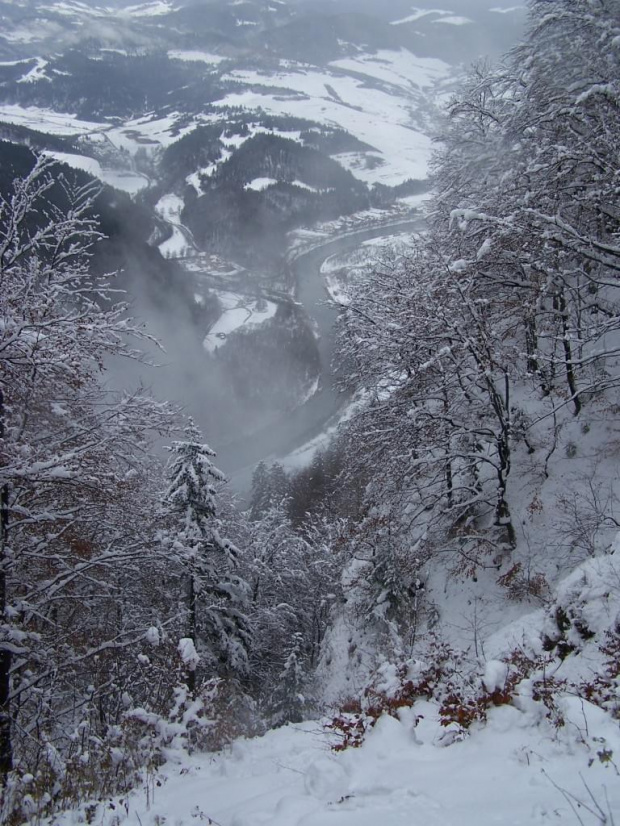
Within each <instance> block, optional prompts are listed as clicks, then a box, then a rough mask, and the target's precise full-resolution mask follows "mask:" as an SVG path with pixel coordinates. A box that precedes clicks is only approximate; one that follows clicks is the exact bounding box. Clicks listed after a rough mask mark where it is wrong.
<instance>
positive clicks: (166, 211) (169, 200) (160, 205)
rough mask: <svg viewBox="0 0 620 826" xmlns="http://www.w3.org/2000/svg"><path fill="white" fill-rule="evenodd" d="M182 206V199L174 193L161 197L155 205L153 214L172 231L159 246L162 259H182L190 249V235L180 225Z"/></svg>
mask: <svg viewBox="0 0 620 826" xmlns="http://www.w3.org/2000/svg"><path fill="white" fill-rule="evenodd" d="M183 206H184V202H183V198H181V197H180V196H179V195H175V194H174V193H169V194H167V195H162V197H161V198H160V199H159V201H157V203H156V204H155V212H156V213H157V214H158V215H159V217H160V218H162V219H163V220H164V221H166V222H167V223H168V224H169V225H170V227H171V229H172V235H171V236H170V237H169V238H167V239H166V240H165V241H163V242H162V243H161V244H160V245H159V251H160V252H161V254H162V255H163V256H164V258H182V257H184V256H185V255H186V254H187V252H188V251H189V250H190V249H192V246H193V245H192V244H191V234H190V232H189V230H188V229H187V228H186V227H184V226H183V224H182V223H181V212H182V211H183Z"/></svg>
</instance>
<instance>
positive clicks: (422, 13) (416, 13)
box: [392, 6, 450, 26]
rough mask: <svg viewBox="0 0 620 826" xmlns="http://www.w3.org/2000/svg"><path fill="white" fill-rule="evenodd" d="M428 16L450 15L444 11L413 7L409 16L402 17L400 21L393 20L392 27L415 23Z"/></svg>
mask: <svg viewBox="0 0 620 826" xmlns="http://www.w3.org/2000/svg"><path fill="white" fill-rule="evenodd" d="M429 14H450V12H449V11H446V10H445V9H418V8H416V7H415V6H413V13H412V14H409V15H407V17H403V18H402V19H400V20H394V21H393V22H392V26H401V25H402V24H403V23H415V21H416V20H420V18H422V17H427V16H428V15H429Z"/></svg>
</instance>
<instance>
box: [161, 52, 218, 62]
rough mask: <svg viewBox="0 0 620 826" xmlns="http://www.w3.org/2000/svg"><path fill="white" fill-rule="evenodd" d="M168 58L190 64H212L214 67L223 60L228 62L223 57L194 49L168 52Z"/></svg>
mask: <svg viewBox="0 0 620 826" xmlns="http://www.w3.org/2000/svg"><path fill="white" fill-rule="evenodd" d="M168 57H169V58H170V59H171V60H184V61H187V62H190V63H211V64H213V65H217V64H218V63H221V62H222V61H223V60H226V58H225V57H222V56H221V55H217V54H212V53H211V52H201V51H197V50H193V49H172V50H170V51H169V52H168Z"/></svg>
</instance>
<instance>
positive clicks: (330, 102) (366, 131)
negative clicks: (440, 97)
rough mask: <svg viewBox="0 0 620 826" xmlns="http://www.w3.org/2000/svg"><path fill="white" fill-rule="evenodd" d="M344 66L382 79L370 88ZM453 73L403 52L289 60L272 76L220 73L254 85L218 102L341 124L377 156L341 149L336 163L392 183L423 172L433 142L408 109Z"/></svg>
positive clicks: (360, 174) (439, 63)
mask: <svg viewBox="0 0 620 826" xmlns="http://www.w3.org/2000/svg"><path fill="white" fill-rule="evenodd" d="M344 70H348V71H355V72H356V73H359V74H361V75H365V76H366V78H370V79H373V80H376V81H380V83H379V84H378V85H376V86H369V85H368V82H367V81H366V80H364V79H363V78H360V77H352V76H348V75H346V74H344ZM450 73H451V69H450V67H449V66H448V65H447V64H445V63H443V62H442V61H440V60H436V59H434V58H417V57H415V56H414V55H412V54H411V53H410V52H408V51H407V50H405V49H401V50H400V51H388V50H382V51H380V52H378V53H377V54H376V55H373V56H365V57H362V58H349V59H346V60H341V61H336V62H335V63H334V64H333V69H332V70H320V69H318V68H313V67H308V66H306V65H303V64H293V63H291V62H290V61H289V62H287V64H286V66H283V67H282V68H281V70H280V71H278V72H274V73H269V74H268V73H261V72H258V71H249V70H235V71H233V72H230V73H229V74H228V75H225V76H224V79H225V80H230V81H237V82H239V83H242V84H244V85H245V84H248V85H249V84H251V85H252V89H243V90H242V91H239V92H231V93H230V94H228V95H226V97H225V98H223V99H222V100H221V101H218V102H217V104H216V105H218V106H227V107H228V106H232V107H235V106H240V107H242V108H244V109H248V110H256V109H259V108H262V109H263V110H264V111H265V112H269V113H271V114H276V115H291V116H294V117H301V118H310V119H312V120H315V121H317V122H319V123H325V124H330V125H337V126H340V127H341V128H343V129H346V130H347V131H348V132H350V133H351V134H352V135H354V136H355V137H357V138H358V139H359V140H361V141H363V142H364V143H366V144H368V145H369V146H370V147H372V148H373V149H375V150H376V153H375V156H374V157H375V158H376V159H377V162H376V163H371V164H369V165H367V164H366V160H365V156H364V155H363V154H360V153H346V154H343V155H341V156H339V158H338V159H339V160H340V161H341V163H343V165H345V166H347V167H348V168H350V169H351V171H352V172H353V174H355V175H356V176H357V177H359V178H360V179H362V180H364V181H366V182H367V183H383V184H390V185H392V184H398V183H402V181H404V180H406V179H407V178H425V177H426V175H427V169H428V160H429V157H430V153H431V151H432V141H431V139H430V137H429V136H428V134H426V133H425V131H424V130H423V128H422V127H421V126H420V125H419V124H418V123H417V122H416V119H415V118H414V114H413V113H414V112H415V110H416V109H417V108H418V107H419V106H420V105H421V104H422V103H423V102H428V101H427V98H426V97H425V95H428V94H429V90H430V89H431V88H432V87H433V88H434V87H435V86H436V85H437V84H438V83H440V82H441V81H442V80H446V79H447V78H448V77H449V76H450ZM385 84H388V85H385ZM423 90H425V93H424V94H422V91H423Z"/></svg>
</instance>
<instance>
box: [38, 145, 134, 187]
mask: <svg viewBox="0 0 620 826" xmlns="http://www.w3.org/2000/svg"><path fill="white" fill-rule="evenodd" d="M45 154H46V155H48V156H49V157H50V158H55V159H56V160H57V161H60V162H61V163H66V164H67V166H72V167H73V168H74V169H81V170H82V171H83V172H88V174H89V175H92V176H93V177H95V178H99V180H100V181H103V182H104V183H106V184H109V185H110V186H113V187H114V188H115V189H120V190H122V191H123V192H127V193H128V194H129V195H136V194H137V193H138V192H140V190H141V189H144V188H145V187H147V186H148V185H149V179H148V178H147V177H146V175H141V174H140V173H139V172H131V171H130V170H124V169H106V168H104V167H102V166H101V164H100V163H99V161H98V160H96V159H95V158H90V157H88V156H87V155H75V154H73V153H71V152H46V153H45Z"/></svg>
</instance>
